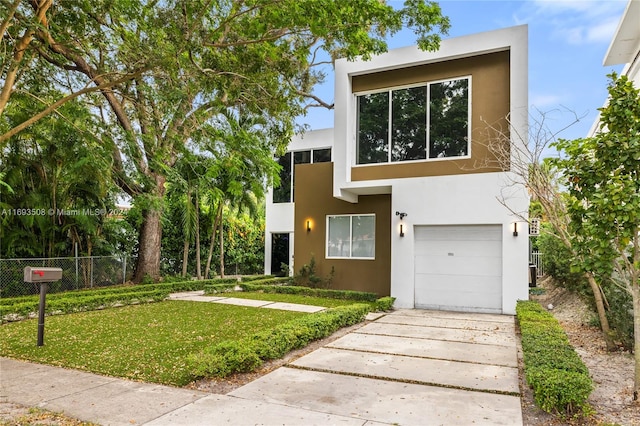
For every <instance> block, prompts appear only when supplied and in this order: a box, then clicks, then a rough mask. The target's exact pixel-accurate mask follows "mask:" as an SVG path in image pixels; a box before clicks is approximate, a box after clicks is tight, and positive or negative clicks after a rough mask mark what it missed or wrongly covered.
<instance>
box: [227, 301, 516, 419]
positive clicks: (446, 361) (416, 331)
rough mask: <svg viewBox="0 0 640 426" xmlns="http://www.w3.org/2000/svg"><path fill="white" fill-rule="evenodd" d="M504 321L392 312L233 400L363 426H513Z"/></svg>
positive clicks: (512, 347) (509, 337)
mask: <svg viewBox="0 0 640 426" xmlns="http://www.w3.org/2000/svg"><path fill="white" fill-rule="evenodd" d="M519 392H520V391H519V380H518V361H517V346H516V335H515V324H514V318H513V317H512V316H505V315H488V314H473V313H454V312H441V311H423V310H397V311H394V312H393V313H391V314H388V315H385V316H383V317H381V318H379V319H377V320H376V321H373V322H370V323H369V324H367V325H365V326H363V327H361V328H359V329H357V330H356V331H355V332H352V333H349V334H347V335H345V336H344V337H342V338H340V339H338V340H335V341H334V342H332V343H330V344H328V345H326V346H325V347H323V348H320V349H318V350H316V351H313V352H311V353H309V354H308V355H305V356H303V357H301V358H299V359H297V360H295V361H293V362H292V363H290V364H289V365H287V366H285V367H281V368H279V369H277V370H275V371H273V372H272V373H270V374H267V375H265V376H263V377H261V378H260V379H258V380H256V381H254V382H251V383H249V384H247V385H245V386H243V387H241V388H238V389H236V390H235V391H233V392H231V393H230V394H229V396H232V397H237V398H241V399H245V400H252V401H261V402H265V403H269V404H277V405H282V406H286V407H290V408H294V407H295V408H302V409H305V410H310V411H312V412H318V413H325V414H328V415H333V416H341V417H345V418H351V419H360V420H362V422H363V423H362V424H375V423H386V424H400V425H469V424H475V425H481V424H485V425H521V424H522V410H521V405H520V396H519Z"/></svg>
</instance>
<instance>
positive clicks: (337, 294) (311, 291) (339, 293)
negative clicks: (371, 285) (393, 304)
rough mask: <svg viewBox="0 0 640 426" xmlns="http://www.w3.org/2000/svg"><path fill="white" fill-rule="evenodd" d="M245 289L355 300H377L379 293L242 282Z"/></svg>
mask: <svg viewBox="0 0 640 426" xmlns="http://www.w3.org/2000/svg"><path fill="white" fill-rule="evenodd" d="M239 286H240V288H242V290H243V291H259V292H264V293H282V294H300V295H305V296H315V297H327V298H331V299H343V300H354V301H361V302H375V301H376V299H377V297H378V296H377V295H376V294H375V293H368V292H364V291H352V290H328V289H321V288H309V287H302V286H285V285H259V284H245V283H240V284H239Z"/></svg>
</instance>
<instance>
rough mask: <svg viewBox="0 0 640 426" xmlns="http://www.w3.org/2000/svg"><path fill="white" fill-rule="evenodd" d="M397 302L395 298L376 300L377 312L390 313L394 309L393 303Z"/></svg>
mask: <svg viewBox="0 0 640 426" xmlns="http://www.w3.org/2000/svg"><path fill="white" fill-rule="evenodd" d="M395 301H396V298H395V297H388V296H387V297H381V298H380V299H378V300H376V311H378V312H388V311H390V310H392V309H393V302H395Z"/></svg>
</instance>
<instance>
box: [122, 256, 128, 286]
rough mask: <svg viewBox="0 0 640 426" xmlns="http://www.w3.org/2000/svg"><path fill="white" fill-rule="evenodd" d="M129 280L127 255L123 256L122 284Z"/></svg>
mask: <svg viewBox="0 0 640 426" xmlns="http://www.w3.org/2000/svg"><path fill="white" fill-rule="evenodd" d="M126 282H127V256H122V284H124V283H126Z"/></svg>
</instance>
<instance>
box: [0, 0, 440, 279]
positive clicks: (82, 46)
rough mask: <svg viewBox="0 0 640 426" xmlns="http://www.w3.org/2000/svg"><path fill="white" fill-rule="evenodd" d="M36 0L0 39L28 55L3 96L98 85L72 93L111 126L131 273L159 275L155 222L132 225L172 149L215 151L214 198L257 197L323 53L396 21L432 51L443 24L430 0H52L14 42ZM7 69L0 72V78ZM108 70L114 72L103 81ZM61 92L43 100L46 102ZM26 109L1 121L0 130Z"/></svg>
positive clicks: (352, 44) (156, 203)
mask: <svg viewBox="0 0 640 426" xmlns="http://www.w3.org/2000/svg"><path fill="white" fill-rule="evenodd" d="M36 5H37V4H36V3H29V2H25V3H20V5H19V10H18V12H19V13H16V14H15V15H14V16H12V17H11V18H10V20H9V21H8V26H7V37H4V38H3V41H4V40H6V43H5V44H6V46H4V47H5V49H3V50H2V51H1V52H0V63H11V61H12V60H13V58H14V56H13V55H15V54H20V55H22V54H24V55H25V60H23V61H22V63H21V64H18V65H19V66H20V68H21V69H20V76H21V78H22V80H21V82H20V83H21V84H20V88H21V90H15V91H13V95H12V99H13V98H15V96H16V95H15V94H16V93H24V92H29V93H38V92H39V91H38V90H35V89H36V88H38V87H40V88H41V90H45V89H47V91H52V90H53V89H51V88H48V87H47V84H51V86H60V85H64V86H65V87H64V89H65V92H69V93H78V91H80V90H82V89H84V88H85V87H90V88H94V89H95V86H96V85H98V84H102V85H104V87H107V88H108V89H107V90H103V91H97V92H95V93H92V94H88V95H86V96H85V97H83V98H82V100H83V101H84V102H86V104H87V105H91V107H92V109H93V110H95V111H99V112H100V115H99V118H100V119H102V120H103V124H105V127H108V128H109V132H108V133H109V143H108V144H105V145H104V146H105V148H106V150H107V151H108V152H109V153H110V154H111V155H112V164H111V166H112V167H111V168H110V170H112V171H113V175H112V181H113V182H114V183H115V184H116V185H118V187H119V188H120V189H121V190H122V191H124V192H126V193H127V194H129V195H130V196H131V197H132V198H133V200H134V204H137V205H138V206H139V207H138V208H139V213H140V214H139V215H138V217H137V218H138V219H140V222H138V224H139V225H140V226H139V227H138V231H139V233H138V238H139V242H138V245H139V248H140V250H139V251H138V253H139V254H140V255H139V256H138V267H137V268H136V277H135V280H137V281H141V280H142V278H143V277H144V275H145V274H149V275H150V276H151V277H153V278H154V279H156V278H157V277H158V276H159V275H160V271H159V270H158V268H159V263H160V262H159V259H160V258H161V253H160V252H159V251H158V250H156V249H153V250H146V249H147V248H149V249H150V248H152V247H155V245H154V244H155V241H156V240H157V239H158V238H160V237H161V231H160V230H159V228H157V227H155V226H154V227H152V228H153V229H154V231H153V232H142V231H143V230H144V229H147V228H144V226H145V225H147V224H149V223H151V224H155V220H156V218H157V215H158V213H160V212H162V210H161V206H162V204H163V201H164V197H165V183H166V182H169V181H172V180H173V179H171V170H172V168H173V167H174V166H175V165H176V163H177V162H178V160H179V159H180V157H181V156H185V157H189V156H188V155H185V154H187V153H194V152H202V153H206V154H207V155H206V156H207V157H209V158H213V159H215V161H216V162H217V163H218V164H217V167H215V168H214V169H213V170H215V171H216V173H212V174H213V175H214V176H208V180H209V181H212V180H213V181H217V182H218V183H219V186H217V185H211V186H209V187H211V188H215V189H218V190H219V191H220V192H222V194H223V195H224V197H219V199H218V201H224V202H230V203H231V204H235V203H236V202H237V201H238V199H239V198H242V193H243V192H249V191H251V192H253V193H256V194H259V192H260V191H261V190H262V188H263V187H264V185H263V184H264V183H265V182H267V183H271V182H273V181H275V180H276V179H277V166H276V163H275V162H274V161H273V152H274V151H278V152H282V151H283V150H284V149H285V146H286V144H287V143H288V141H289V140H290V138H291V136H292V134H293V133H294V130H295V127H296V125H295V121H296V118H297V117H299V116H301V115H304V113H305V111H306V108H307V107H308V106H309V104H315V103H316V99H314V98H312V97H311V96H309V95H307V94H310V93H313V89H314V87H315V86H316V85H317V84H318V83H321V82H322V81H323V80H324V78H325V70H324V69H325V68H326V64H327V63H328V62H330V61H331V60H333V59H335V58H343V57H344V58H348V59H354V58H356V57H362V58H364V59H368V58H370V57H371V56H372V55H374V54H379V53H382V52H384V51H385V50H386V49H387V43H386V41H385V40H386V38H387V37H388V36H389V35H392V34H394V33H396V32H398V31H400V30H402V29H403V28H409V29H411V30H413V32H414V33H415V35H416V39H417V43H418V45H419V46H420V47H421V48H422V49H425V50H435V49H437V48H438V45H439V41H440V34H443V33H446V31H447V30H448V28H449V21H448V19H447V18H446V17H443V16H442V13H441V10H440V7H439V6H438V4H437V3H435V2H427V1H425V0H406V1H405V2H404V5H403V7H399V8H398V7H395V8H394V7H392V6H391V5H388V4H386V3H385V2H380V1H378V0H353V1H349V2H336V1H333V0H285V1H263V2H257V3H255V4H254V3H250V4H246V3H245V2H234V1H230V0H223V1H220V2H214V3H212V4H209V3H206V2H205V3H202V2H187V3H184V2H154V1H139V2H132V1H130V0H113V1H109V2H106V3H105V2H87V1H84V2H82V1H72V0H69V1H64V2H60V3H56V4H55V5H53V6H51V8H50V9H49V10H48V12H47V14H46V16H45V18H46V22H47V25H46V28H47V31H36V32H35V33H34V40H33V42H31V43H30V44H29V45H27V46H26V48H25V49H20V51H19V52H18V51H17V50H16V49H17V48H18V46H17V42H16V41H17V40H20V38H21V34H23V33H24V32H25V31H26V30H27V29H30V28H32V26H33V23H34V21H35V22H38V19H36V18H35V15H36V9H35V8H36ZM105 22H106V23H108V25H105ZM27 59H28V60H27ZM315 59H317V61H316V62H314V60H315ZM7 68H8V67H2V68H1V69H0V81H4V80H5V77H6V74H7ZM116 75H117V76H118V78H120V80H121V81H119V82H114V79H115V77H114V76H116ZM54 83H55V84H54ZM11 86H13V84H11ZM112 86H113V87H112ZM12 88H13V87H9V89H12ZM114 93H118V96H115V95H114ZM60 97H61V94H60V93H56V94H55V96H50V97H48V98H45V97H44V96H41V97H40V99H45V104H47V105H50V104H51V103H52V102H53V101H54V100H57V99H59V98H60ZM0 107H1V106H0ZM42 108H44V107H39V108H38V110H41V109H42ZM34 115H35V113H30V114H29V115H28V116H26V117H23V118H24V119H27V118H31V117H33V116H34ZM3 118H4V116H3ZM24 119H21V120H17V121H16V123H11V124H9V125H7V123H6V122H5V121H4V120H2V121H0V126H1V127H0V130H1V131H2V132H5V131H7V130H9V129H11V128H15V127H16V126H17V125H20V124H22V123H24V121H25V120H24ZM76 124H78V127H81V128H82V127H83V126H82V123H76ZM4 135H6V133H3V134H2V135H0V151H2V150H3V148H4V145H3V144H4V141H3V136H4ZM201 160H202V161H204V160H203V159H201V158H200V159H198V162H200V161H201ZM194 166H197V164H194ZM197 168H198V167H195V169H197ZM205 174H206V173H205ZM217 175H224V176H217ZM219 177H221V179H218V178H219ZM173 182H174V183H175V182H176V180H173ZM202 187H204V185H203V186H202ZM218 195H221V194H218ZM183 201H185V202H186V200H183ZM218 201H217V202H218ZM189 204H190V203H189V202H186V204H185V203H183V206H184V207H185V208H188V205H189ZM191 204H192V206H194V205H193V203H191ZM196 207H197V206H196ZM183 213H186V214H185V215H183V216H185V217H187V216H189V217H190V218H191V219H192V218H193V215H189V214H188V213H189V212H186V211H184V212H183ZM187 222H188V223H193V222H192V221H191V220H188V221H186V222H185V225H187V224H188V223H187ZM175 223H179V222H175ZM185 229H186V228H185ZM191 231H195V230H194V229H190V230H189V232H191ZM189 240H190V238H187V241H189ZM180 241H184V238H180ZM240 250H241V249H240ZM239 254H240V252H238V253H237V255H238V256H239ZM146 256H149V257H151V258H150V259H147V258H146ZM174 258H175V259H180V258H181V257H174ZM242 260H244V261H247V262H253V259H242ZM240 264H241V263H240V260H238V265H240Z"/></svg>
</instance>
